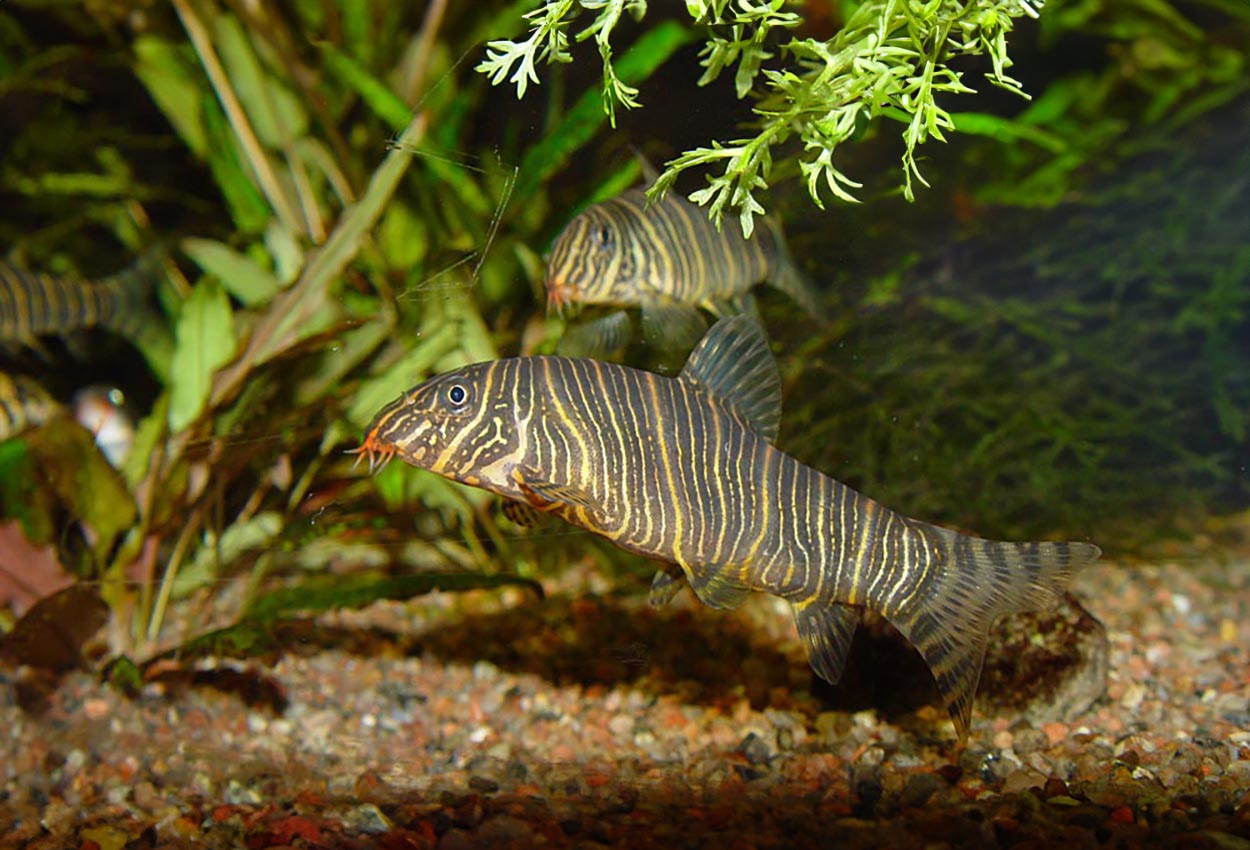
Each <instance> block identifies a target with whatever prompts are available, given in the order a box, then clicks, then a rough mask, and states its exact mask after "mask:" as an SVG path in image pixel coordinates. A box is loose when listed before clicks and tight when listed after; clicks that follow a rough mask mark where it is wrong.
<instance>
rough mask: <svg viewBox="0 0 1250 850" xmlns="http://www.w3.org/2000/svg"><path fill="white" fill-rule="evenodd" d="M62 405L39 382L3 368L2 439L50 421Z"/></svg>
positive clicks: (0, 388) (0, 399)
mask: <svg viewBox="0 0 1250 850" xmlns="http://www.w3.org/2000/svg"><path fill="white" fill-rule="evenodd" d="M59 409H60V405H58V404H57V403H56V401H54V400H53V399H52V396H50V395H48V393H47V392H46V391H45V390H44V388H43V387H41V386H39V384H37V383H35V382H34V381H32V380H30V379H29V378H26V377H23V376H21V375H9V374H6V373H5V372H0V443H3V442H4V441H5V440H8V439H10V438H12V437H16V436H17V435H18V434H21V433H22V432H23V431H25V430H26V429H27V428H35V427H37V426H39V425H42V424H43V423H45V422H47V421H48V420H49V419H51V418H52V416H53V415H54V414H55V413H56V412H57V411H58V410H59Z"/></svg>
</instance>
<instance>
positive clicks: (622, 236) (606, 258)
mask: <svg viewBox="0 0 1250 850" xmlns="http://www.w3.org/2000/svg"><path fill="white" fill-rule="evenodd" d="M631 238H632V234H631V233H630V231H629V229H628V228H626V227H622V226H621V224H620V222H618V221H616V219H615V218H614V217H613V216H610V215H608V211H607V209H606V206H605V205H604V204H596V205H595V206H592V207H589V208H588V209H586V210H585V211H583V212H582V213H580V214H579V215H577V216H576V217H575V218H574V219H573V220H572V221H570V222H569V223H568V224H567V225H565V228H564V230H562V231H561V232H560V235H559V236H557V237H556V241H555V243H554V244H553V245H552V247H551V256H550V258H549V259H548V261H547V313H548V314H552V313H555V314H557V315H563V313H564V310H565V308H566V307H567V306H568V305H570V304H615V305H625V304H632V303H635V301H634V299H633V298H632V297H631V286H630V281H629V275H628V273H627V265H628V264H627V263H626V262H625V260H626V259H627V258H628V257H629V256H630V241H631Z"/></svg>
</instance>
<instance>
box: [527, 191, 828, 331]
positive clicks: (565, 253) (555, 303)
mask: <svg viewBox="0 0 1250 850" xmlns="http://www.w3.org/2000/svg"><path fill="white" fill-rule="evenodd" d="M760 221H761V225H760V226H759V227H757V228H756V230H755V232H754V233H753V234H752V235H751V238H749V239H747V238H744V237H743V234H742V229H741V226H740V225H739V224H738V221H737V220H736V219H733V220H730V219H726V220H724V222H723V223H722V226H721V229H720V230H717V229H716V227H715V226H714V225H713V224H712V223H711V222H710V221H709V220H708V217H707V212H706V211H705V210H703V209H701V208H699V207H697V206H695V205H694V204H691V203H690V202H689V201H687V200H685V199H684V198H681V197H679V196H677V195H675V194H673V193H669V194H668V195H666V196H665V197H664V199H663V200H661V201H658V202H656V203H653V204H651V205H650V206H648V204H647V197H646V194H645V193H644V192H643V191H642V190H641V189H631V190H629V191H627V192H625V193H624V194H622V195H619V196H617V197H615V198H612V199H611V200H608V201H604V202H603V203H599V204H595V205H593V206H591V207H589V208H587V209H586V210H585V211H583V212H582V213H581V214H579V215H577V216H576V217H574V218H573V220H572V221H570V222H569V223H568V225H567V226H565V228H564V230H563V231H562V232H561V233H560V235H559V236H558V237H556V240H555V243H554V244H553V246H552V249H551V257H550V260H549V262H548V264H547V305H548V309H549V310H559V309H562V308H563V307H564V305H566V304H572V303H578V304H596V305H612V306H623V307H644V308H646V307H648V306H655V305H674V304H677V305H685V306H688V307H700V308H703V309H706V310H709V311H711V312H712V313H714V314H717V315H724V314H726V313H728V312H730V311H737V310H739V309H741V306H742V304H743V302H744V299H745V297H746V296H747V295H748V294H749V293H750V291H751V289H752V288H753V287H755V286H756V285H757V284H759V283H762V282H767V283H769V284H772V285H773V286H776V287H778V288H780V289H782V290H784V291H785V292H787V293H788V294H789V295H790V296H791V297H792V298H794V299H795V300H796V301H797V302H798V303H799V304H800V305H801V306H803V308H804V309H806V310H807V311H808V312H809V313H811V314H812V315H813V316H816V317H819V307H818V303H817V299H816V296H815V294H814V292H813V291H812V289H811V286H810V284H809V283H808V281H807V280H806V279H805V278H804V277H803V275H802V273H801V272H799V270H798V268H797V267H796V266H795V265H794V262H793V260H792V259H791V258H790V252H789V249H788V248H787V247H786V243H785V238H784V237H783V236H782V233H781V230H780V228H778V227H777V225H776V223H775V222H773V221H772V220H771V219H767V218H763V219H760Z"/></svg>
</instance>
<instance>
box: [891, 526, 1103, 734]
mask: <svg viewBox="0 0 1250 850" xmlns="http://www.w3.org/2000/svg"><path fill="white" fill-rule="evenodd" d="M913 522H914V531H915V532H916V533H918V534H921V535H923V536H924V537H925V539H926V542H927V544H928V545H929V549H930V551H931V552H932V553H933V556H934V558H935V560H936V562H937V563H936V564H935V565H934V566H933V568H932V569H931V570H929V571H928V575H926V577H925V579H924V582H925V583H924V586H923V587H922V588H921V589H920V591H919V592H918V593H916V594H914V595H913V597H912V601H911V602H910V603H909V604H905V605H904V606H902V608H901V610H897V611H886V612H883V613H885V615H886V618H887V619H888V620H889V621H890V623H891V624H893V626H894V627H895V628H896V629H898V630H899V631H900V632H901V633H902V634H903V636H904V637H906V638H907V640H908V641H909V642H910V643H911V644H912V646H914V647H916V649H917V650H919V651H920V654H921V656H922V657H923V658H924V660H925V663H926V664H927V665H928V666H929V670H930V672H932V674H933V678H934V679H935V680H936V681H937V686H938V692H939V693H940V694H941V696H942V700H943V702H945V703H946V706H947V708H948V709H949V710H950V714H951V718H952V719H953V720H954V722H955V728H956V730H957V731H958V733H959V736H960V738H964V737H966V736H967V734H968V728H969V724H970V721H971V716H972V698H973V695H974V694H975V693H976V689H977V682H978V681H979V680H980V678H981V665H982V663H983V662H984V660H985V644H986V638H987V635H988V633H989V629H990V626H992V625H993V624H994V621H995V620H997V619H998V618H999V617H1001V616H1003V615H1005V614H1011V613H1014V612H1017V611H1024V610H1029V609H1034V608H1040V607H1043V606H1045V605H1046V604H1048V603H1050V602H1053V601H1054V600H1055V599H1057V597H1058V595H1059V594H1060V593H1062V591H1063V588H1064V587H1065V586H1066V585H1067V583H1068V579H1069V578H1071V576H1072V574H1073V573H1074V572H1076V571H1077V570H1079V569H1081V568H1082V567H1084V566H1086V565H1088V564H1091V563H1093V562H1094V560H1095V559H1096V558H1097V557H1098V556H1099V555H1100V554H1101V552H1100V551H1099V549H1098V547H1097V546H1094V545H1092V544H1089V543H1004V542H999V541H994V540H983V539H981V538H978V537H969V536H968V535H966V534H959V533H957V532H954V531H951V530H950V529H946V528H940V527H938V526H935V525H929V524H928V523H922V522H915V521H913Z"/></svg>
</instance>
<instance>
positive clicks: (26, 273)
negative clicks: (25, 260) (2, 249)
mask: <svg viewBox="0 0 1250 850" xmlns="http://www.w3.org/2000/svg"><path fill="white" fill-rule="evenodd" d="M158 262H159V261H158V259H157V257H156V256H155V255H148V256H145V257H143V258H142V259H140V260H139V261H138V262H137V263H135V265H133V266H131V267H129V268H127V269H125V270H123V271H121V272H118V273H117V274H115V275H112V276H110V277H108V278H105V279H104V280H102V281H99V282H93V281H89V280H84V279H81V278H77V277H70V276H62V275H50V274H42V273H39V272H33V271H30V270H29V269H26V268H23V267H22V266H20V265H17V264H16V263H13V262H11V261H9V260H0V341H3V342H12V343H18V344H21V345H26V346H31V347H37V344H38V343H37V341H38V338H39V337H42V336H50V335H56V334H66V333H71V332H73V331H78V330H82V329H84V328H91V327H103V328H106V329H108V330H111V331H113V332H114V333H117V334H119V335H122V336H126V337H132V338H133V337H135V336H137V335H138V334H140V333H142V332H143V331H144V329H145V325H147V324H148V323H149V322H156V323H161V319H160V318H159V317H158V316H156V314H155V312H154V311H153V309H152V308H151V306H149V304H148V301H147V299H148V296H149V293H150V291H151V288H152V285H153V278H154V271H155V267H156V266H157V264H158Z"/></svg>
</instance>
